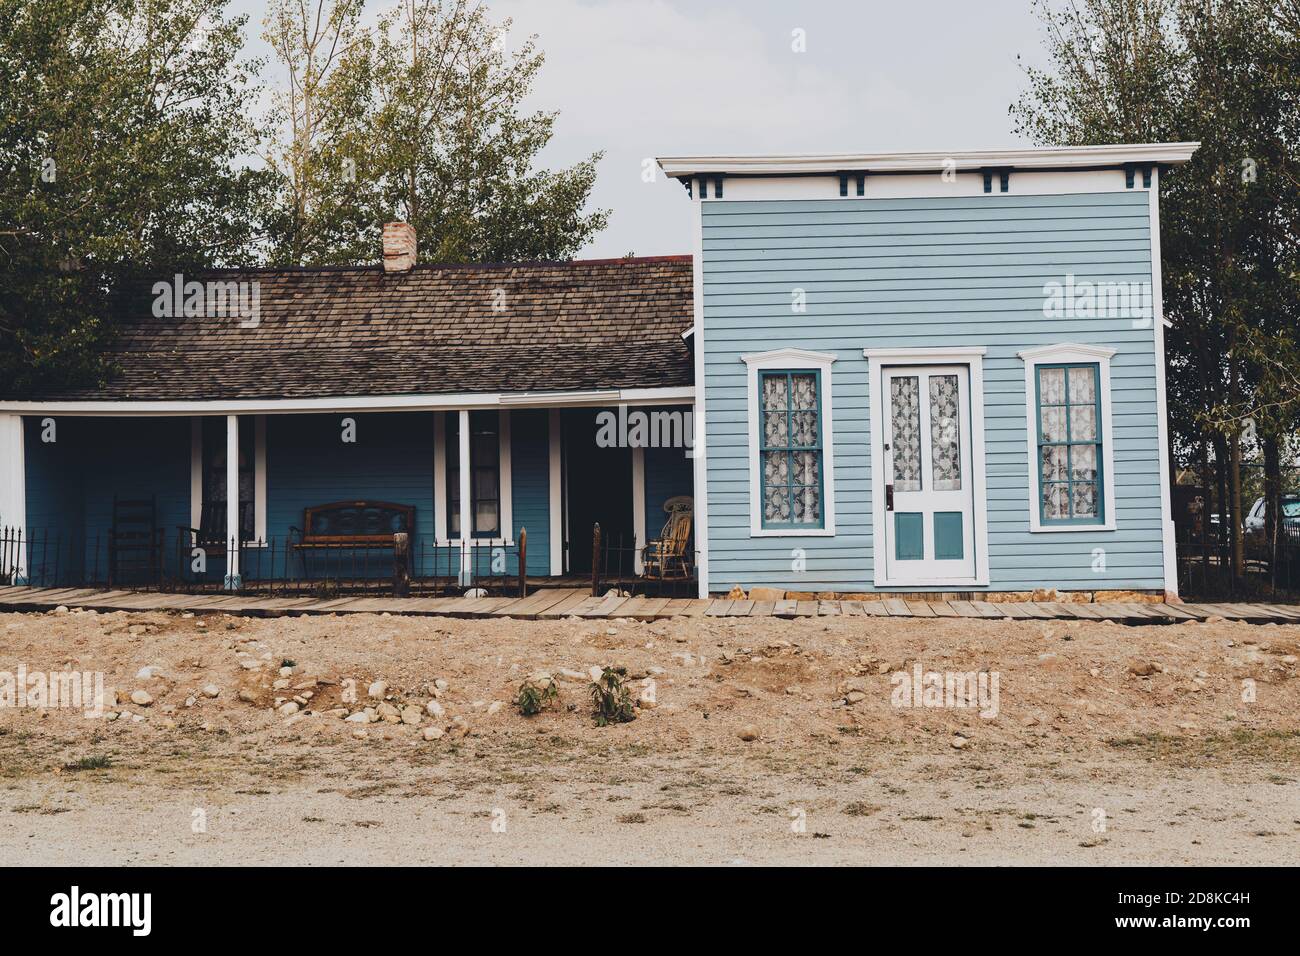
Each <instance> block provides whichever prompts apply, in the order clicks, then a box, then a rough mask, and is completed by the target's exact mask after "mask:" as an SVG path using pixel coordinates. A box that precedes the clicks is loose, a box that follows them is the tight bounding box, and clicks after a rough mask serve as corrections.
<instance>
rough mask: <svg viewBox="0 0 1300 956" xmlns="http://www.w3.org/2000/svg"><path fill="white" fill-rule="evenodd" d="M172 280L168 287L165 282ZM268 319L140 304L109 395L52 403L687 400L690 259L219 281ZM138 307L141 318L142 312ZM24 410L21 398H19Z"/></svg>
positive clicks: (241, 275) (113, 353)
mask: <svg viewBox="0 0 1300 956" xmlns="http://www.w3.org/2000/svg"><path fill="white" fill-rule="evenodd" d="M170 278H171V277H167V279H168V280H170ZM209 279H211V280H214V281H227V282H228V281H240V280H244V281H250V282H251V281H253V280H256V281H258V282H259V283H260V319H259V321H258V323H257V325H256V327H252V328H243V327H241V323H240V321H239V320H238V319H237V318H231V317H218V318H208V317H198V318H157V317H155V316H154V315H153V310H152V304H153V298H154V297H153V294H152V292H151V291H149V290H146V291H147V293H148V294H144V295H140V296H132V297H131V299H130V301H131V303H132V305H131V307H130V310H129V312H130V314H129V315H128V318H127V320H126V325H125V328H124V330H123V334H122V335H121V336H120V338H119V339H118V341H117V342H116V343H115V344H114V345H113V347H112V349H111V350H110V358H111V359H112V361H113V362H115V363H116V364H117V365H118V366H119V367H120V369H121V374H120V375H118V376H117V377H116V378H115V379H114V380H113V381H112V382H110V384H109V385H108V386H106V387H105V388H101V389H79V390H69V389H61V390H59V391H57V392H56V391H48V392H44V393H42V394H40V395H36V396H21V397H23V398H38V399H49V400H56V399H57V400H94V399H102V400H112V401H128V400H204V399H208V400H214V399H240V398H302V397H330V396H361V395H405V394H430V393H458V392H498V391H568V390H575V389H597V388H647V387H664V386H681V385H689V384H691V381H692V366H691V357H690V350H689V347H688V346H687V345H686V343H684V342H683V341H682V337H681V336H682V333H683V332H685V331H686V330H687V329H688V328H689V327H690V326H691V323H692V275H691V257H690V256H663V257H647V258H628V259H604V260H585V261H583V260H578V261H574V262H558V263H522V264H514V265H492V266H463V265H451V266H446V265H425V266H417V267H416V268H415V269H413V270H412V271H411V272H408V273H405V274H396V275H388V274H385V273H384V272H383V270H382V268H380V267H377V266H376V267H369V268H319V269H292V270H251V269H250V270H222V271H217V272H212V273H205V274H203V275H194V276H188V275H187V276H185V280H186V281H187V282H188V281H191V280H198V281H200V282H206V281H208V280H209ZM137 303H138V304H137ZM15 397H18V396H15Z"/></svg>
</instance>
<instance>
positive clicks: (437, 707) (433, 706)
mask: <svg viewBox="0 0 1300 956" xmlns="http://www.w3.org/2000/svg"><path fill="white" fill-rule="evenodd" d="M424 709H425V710H427V711H428V712H429V716H430V717H441V716H442V715H443V714H445V713H446V710H445V709H444V708H443V706H442V704H440V703H438V702H437V701H436V700H430V701H429V702H428V703H427V704H425V705H424Z"/></svg>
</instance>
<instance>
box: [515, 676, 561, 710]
mask: <svg viewBox="0 0 1300 956" xmlns="http://www.w3.org/2000/svg"><path fill="white" fill-rule="evenodd" d="M559 697H560V689H559V688H558V687H556V686H555V678H554V677H551V678H548V679H547V680H546V682H545V683H541V682H539V681H535V680H533V679H532V678H531V677H530V678H528V679H526V680H525V681H524V682H523V683H522V684H520V685H519V693H518V694H516V695H515V706H516V707H518V708H519V713H521V714H522V715H523V716H525V717H533V716H536V715H537V714H540V713H541V712H542V711H543V710H545V709H546V708H547V707H550V706H552V705H553V704H554V703H555V701H557V700H559Z"/></svg>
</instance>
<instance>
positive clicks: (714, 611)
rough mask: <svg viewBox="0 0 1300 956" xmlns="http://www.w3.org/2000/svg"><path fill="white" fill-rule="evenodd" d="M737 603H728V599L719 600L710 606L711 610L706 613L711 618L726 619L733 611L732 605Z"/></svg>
mask: <svg viewBox="0 0 1300 956" xmlns="http://www.w3.org/2000/svg"><path fill="white" fill-rule="evenodd" d="M733 603H735V602H733V601H728V600H727V599H726V598H718V599H717V600H716V601H714V602H713V603H712V604H710V605H709V609H708V610H707V611H705V612H704V613H705V614H707V615H708V616H709V617H726V616H727V612H728V611H730V610H731V605H732V604H733Z"/></svg>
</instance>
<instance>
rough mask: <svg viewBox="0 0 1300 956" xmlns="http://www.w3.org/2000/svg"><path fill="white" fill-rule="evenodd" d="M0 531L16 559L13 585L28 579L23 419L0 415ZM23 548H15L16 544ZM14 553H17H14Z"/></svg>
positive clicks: (15, 416) (25, 464) (10, 552)
mask: <svg viewBox="0 0 1300 956" xmlns="http://www.w3.org/2000/svg"><path fill="white" fill-rule="evenodd" d="M0 528H6V529H8V533H9V534H10V535H13V536H14V538H13V541H12V542H11V543H10V544H9V546H8V548H7V549H6V551H7V552H8V553H9V554H11V555H13V557H14V558H15V559H16V563H15V565H14V568H13V570H14V583H15V584H17V583H20V582H25V581H26V579H27V552H26V542H27V533H26V529H27V463H26V458H25V455H24V450H23V417H22V416H21V415H0ZM19 541H20V542H22V544H23V547H22V548H15V546H14V544H15V543H16V542H19ZM15 551H16V552H17V553H15Z"/></svg>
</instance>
